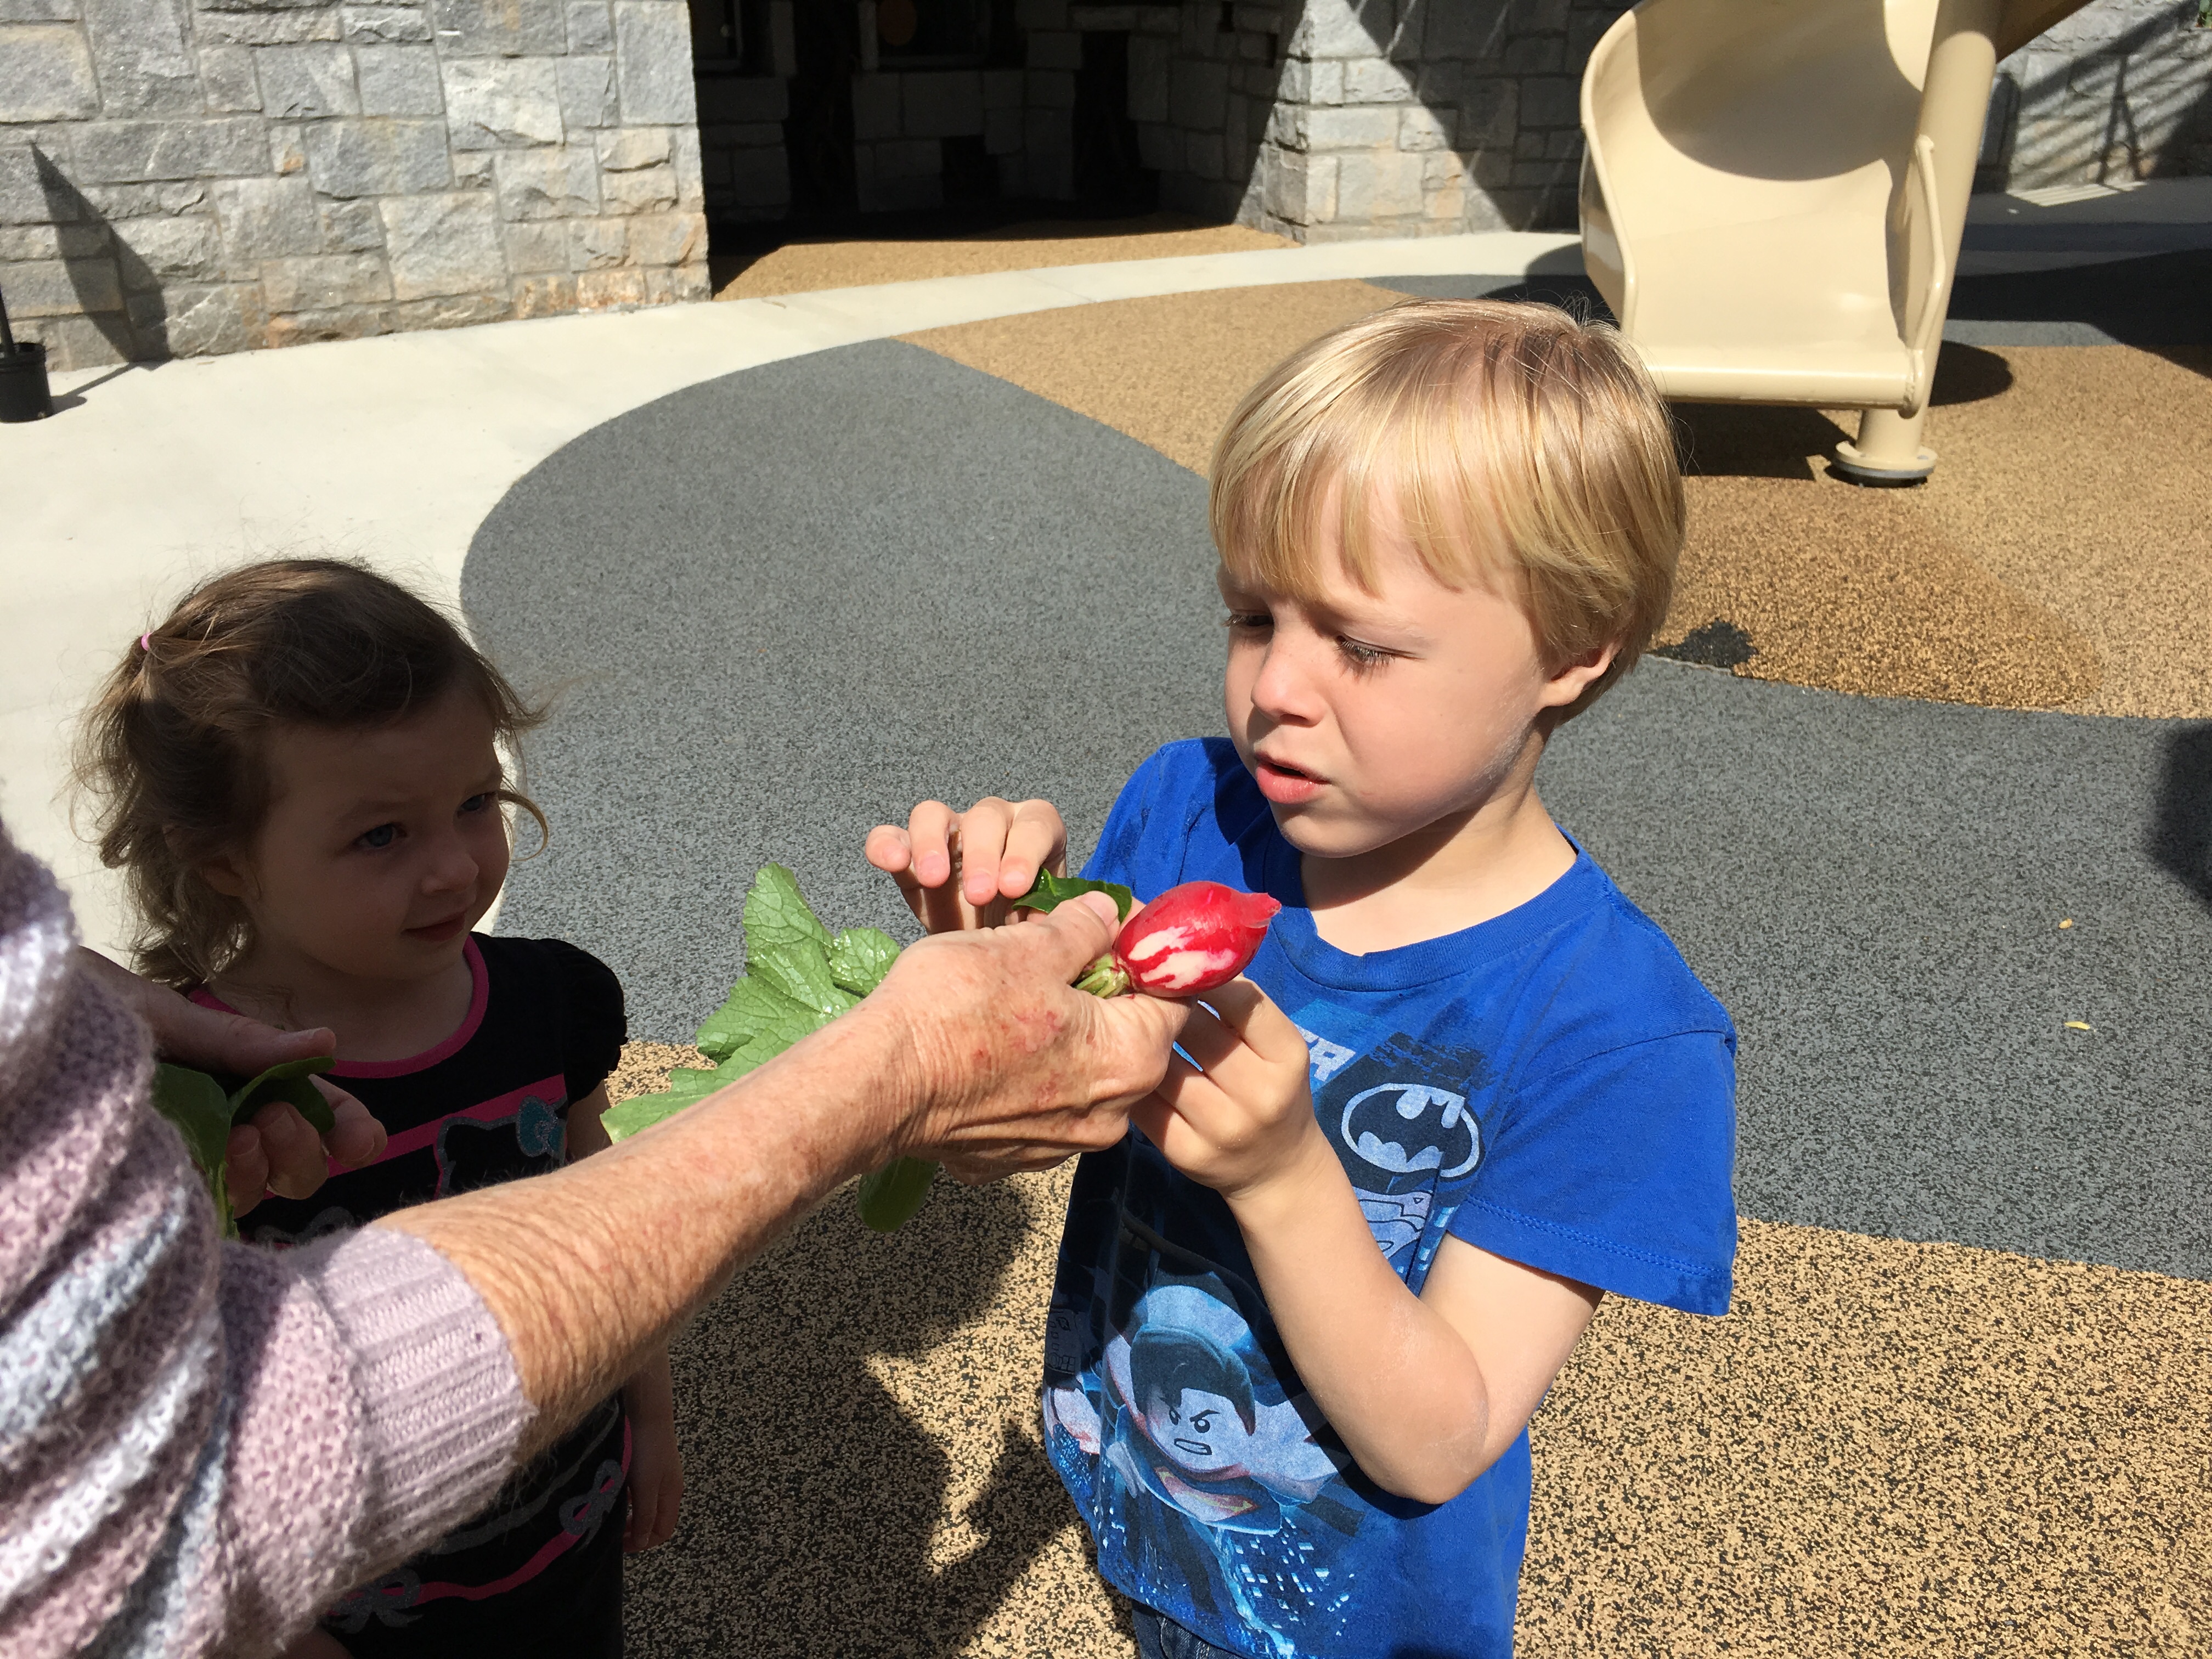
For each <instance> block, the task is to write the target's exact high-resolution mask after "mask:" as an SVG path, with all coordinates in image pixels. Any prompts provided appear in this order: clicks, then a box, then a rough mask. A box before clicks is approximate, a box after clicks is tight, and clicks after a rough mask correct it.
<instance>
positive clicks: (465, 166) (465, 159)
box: [453, 149, 500, 190]
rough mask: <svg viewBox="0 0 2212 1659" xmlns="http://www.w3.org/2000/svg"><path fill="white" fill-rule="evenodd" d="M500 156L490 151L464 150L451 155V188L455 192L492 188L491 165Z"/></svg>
mask: <svg viewBox="0 0 2212 1659" xmlns="http://www.w3.org/2000/svg"><path fill="white" fill-rule="evenodd" d="M499 154H500V152H499V151H497V150H490V149H464V150H456V151H455V152H454V153H453V187H454V188H455V189H456V190H489V189H490V188H491V186H492V176H491V164H492V161H493V159H494V158H495V157H496V156H497V155H499Z"/></svg>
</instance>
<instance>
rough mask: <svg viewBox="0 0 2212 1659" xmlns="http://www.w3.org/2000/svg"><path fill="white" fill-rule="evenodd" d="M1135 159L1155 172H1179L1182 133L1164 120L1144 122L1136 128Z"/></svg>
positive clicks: (1180, 166) (1181, 153)
mask: <svg viewBox="0 0 2212 1659" xmlns="http://www.w3.org/2000/svg"><path fill="white" fill-rule="evenodd" d="M1137 160H1138V161H1140V162H1141V163H1143V164H1144V165H1145V166H1146V167H1150V168H1152V170H1153V171H1154V172H1155V173H1179V172H1181V171H1182V165H1183V134H1182V132H1181V131H1179V130H1178V129H1176V128H1175V127H1171V126H1169V125H1166V124H1165V123H1164V122H1146V124H1144V125H1141V126H1139V128H1138V129H1137Z"/></svg>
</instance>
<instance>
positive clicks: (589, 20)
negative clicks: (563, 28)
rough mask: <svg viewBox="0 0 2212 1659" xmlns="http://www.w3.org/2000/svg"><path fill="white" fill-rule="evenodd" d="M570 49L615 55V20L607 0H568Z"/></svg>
mask: <svg viewBox="0 0 2212 1659" xmlns="http://www.w3.org/2000/svg"><path fill="white" fill-rule="evenodd" d="M568 50H569V52H572V53H575V52H596V53H600V54H603V55H605V56H607V57H612V56H613V55H614V50H615V20H614V14H613V13H612V12H611V11H609V10H608V9H607V0H568Z"/></svg>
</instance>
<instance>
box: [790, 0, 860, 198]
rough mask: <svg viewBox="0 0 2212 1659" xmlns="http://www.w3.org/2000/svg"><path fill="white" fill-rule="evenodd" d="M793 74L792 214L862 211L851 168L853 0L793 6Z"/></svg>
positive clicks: (856, 11)
mask: <svg viewBox="0 0 2212 1659" xmlns="http://www.w3.org/2000/svg"><path fill="white" fill-rule="evenodd" d="M792 21H793V24H794V25H795V30H794V37H795V38H794V40H793V45H794V46H796V48H797V55H798V59H799V62H798V73H797V74H796V75H794V76H793V77H792V82H791V114H790V115H789V117H788V118H786V120H785V121H784V124H783V143H784V149H785V152H786V154H787V155H788V157H789V158H790V163H791V205H792V210H793V212H794V213H803V214H804V213H849V212H851V211H852V210H854V208H855V207H857V206H858V205H859V201H860V197H859V192H858V190H857V188H856V186H855V185H854V167H853V76H854V75H855V74H856V73H857V72H858V71H859V70H860V8H859V7H858V6H857V5H855V4H854V3H853V0H796V10H795V13H794V15H793V20H792Z"/></svg>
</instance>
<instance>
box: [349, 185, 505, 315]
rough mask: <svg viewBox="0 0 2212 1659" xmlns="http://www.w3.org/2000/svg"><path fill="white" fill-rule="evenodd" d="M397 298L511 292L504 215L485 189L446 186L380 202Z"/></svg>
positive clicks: (386, 245)
mask: <svg viewBox="0 0 2212 1659" xmlns="http://www.w3.org/2000/svg"><path fill="white" fill-rule="evenodd" d="M377 209H378V210H379V211H380V212H381V213H382V214H383V216H384V246H385V257H386V259H387V260H388V261H389V262H390V264H391V266H392V298H394V299H395V300H421V299H426V298H428V297H430V296H432V295H453V294H483V293H487V292H489V291H490V290H492V289H497V290H498V291H499V292H500V294H501V295H502V296H504V295H505V294H506V291H507V254H506V252H505V249H504V247H503V246H502V245H501V239H500V226H499V214H498V211H497V209H496V207H495V204H494V203H493V201H492V198H491V197H490V195H489V193H488V192H486V191H474V190H465V191H441V192H440V193H439V194H437V195H434V196H400V197H391V198H389V199H387V200H386V201H382V202H379V203H378V204H377Z"/></svg>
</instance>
